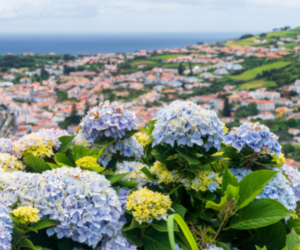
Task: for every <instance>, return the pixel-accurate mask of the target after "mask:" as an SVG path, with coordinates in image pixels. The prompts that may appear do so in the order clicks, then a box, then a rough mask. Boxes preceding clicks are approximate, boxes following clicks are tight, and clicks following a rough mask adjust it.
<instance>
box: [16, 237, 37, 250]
mask: <svg viewBox="0 0 300 250" xmlns="http://www.w3.org/2000/svg"><path fill="white" fill-rule="evenodd" d="M19 247H26V248H29V249H33V250H35V247H34V245H33V243H32V242H31V241H30V240H29V239H27V238H23V239H21V240H20V242H19Z"/></svg>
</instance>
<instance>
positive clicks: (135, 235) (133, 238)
mask: <svg viewBox="0 0 300 250" xmlns="http://www.w3.org/2000/svg"><path fill="white" fill-rule="evenodd" d="M125 236H126V239H127V240H129V241H130V242H131V243H133V244H134V245H136V246H138V247H142V246H143V245H144V244H145V242H144V241H143V240H142V239H141V237H140V236H139V231H138V230H137V229H133V230H130V231H127V232H126V234H125Z"/></svg>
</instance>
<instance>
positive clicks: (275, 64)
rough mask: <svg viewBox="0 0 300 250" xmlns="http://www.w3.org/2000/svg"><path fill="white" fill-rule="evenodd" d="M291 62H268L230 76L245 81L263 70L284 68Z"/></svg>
mask: <svg viewBox="0 0 300 250" xmlns="http://www.w3.org/2000/svg"><path fill="white" fill-rule="evenodd" d="M291 63H292V62H285V61H276V62H273V63H269V64H266V65H263V66H260V67H256V68H253V69H249V70H247V71H245V72H243V73H242V74H240V75H238V76H230V78H231V79H232V80H235V81H244V82H246V81H250V80H252V79H253V78H255V77H256V76H257V74H261V73H262V72H263V71H264V70H271V69H280V68H284V67H286V66H287V65H289V64H291Z"/></svg>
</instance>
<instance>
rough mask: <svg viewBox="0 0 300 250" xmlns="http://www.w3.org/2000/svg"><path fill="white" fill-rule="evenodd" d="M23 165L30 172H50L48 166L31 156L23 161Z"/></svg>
mask: <svg viewBox="0 0 300 250" xmlns="http://www.w3.org/2000/svg"><path fill="white" fill-rule="evenodd" d="M23 163H24V164H25V165H26V167H27V168H28V170H29V171H30V172H34V173H43V172H44V171H46V170H50V167H49V166H48V164H47V163H46V162H45V161H44V160H42V159H39V158H37V157H35V156H33V155H28V156H26V157H25V158H24V159H23Z"/></svg>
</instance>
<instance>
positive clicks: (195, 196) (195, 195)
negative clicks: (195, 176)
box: [187, 189, 216, 201]
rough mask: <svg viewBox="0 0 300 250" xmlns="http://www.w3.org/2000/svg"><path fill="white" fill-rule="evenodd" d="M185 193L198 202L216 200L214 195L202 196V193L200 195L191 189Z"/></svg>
mask: <svg viewBox="0 0 300 250" xmlns="http://www.w3.org/2000/svg"><path fill="white" fill-rule="evenodd" d="M187 193H188V194H189V195H190V196H192V197H194V198H197V199H199V200H202V201H213V200H214V199H216V195H215V194H214V193H210V192H208V193H207V194H206V195H204V194H203V193H201V194H200V193H199V192H197V191H195V190H193V189H191V190H188V191H187ZM202 195H203V196H202Z"/></svg>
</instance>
